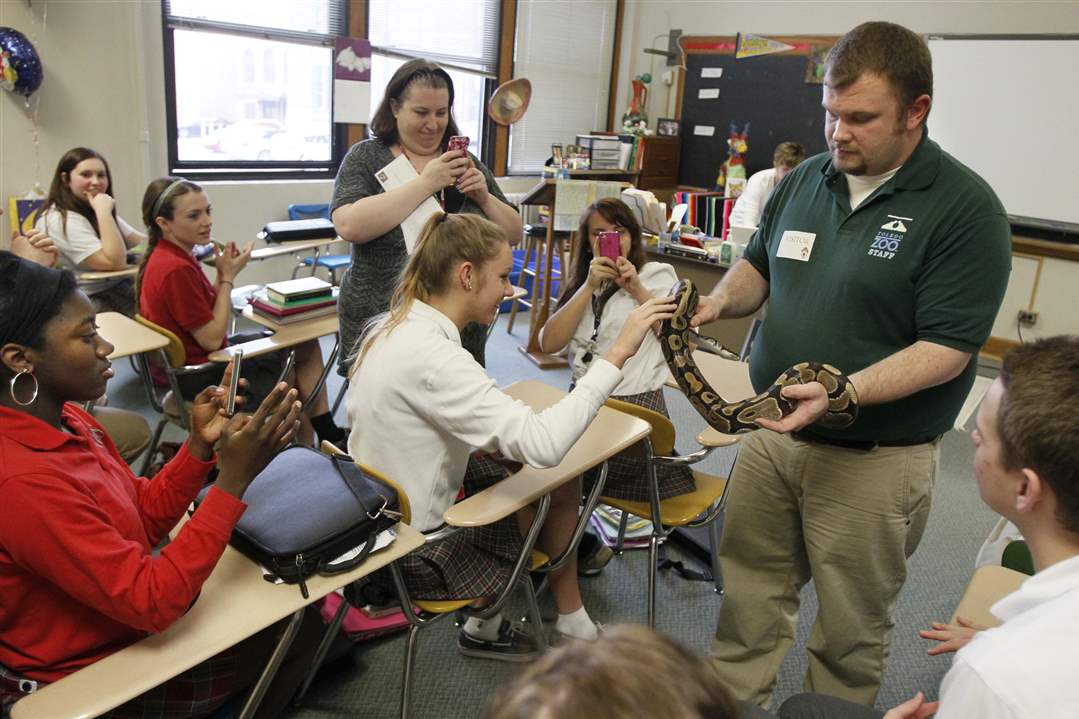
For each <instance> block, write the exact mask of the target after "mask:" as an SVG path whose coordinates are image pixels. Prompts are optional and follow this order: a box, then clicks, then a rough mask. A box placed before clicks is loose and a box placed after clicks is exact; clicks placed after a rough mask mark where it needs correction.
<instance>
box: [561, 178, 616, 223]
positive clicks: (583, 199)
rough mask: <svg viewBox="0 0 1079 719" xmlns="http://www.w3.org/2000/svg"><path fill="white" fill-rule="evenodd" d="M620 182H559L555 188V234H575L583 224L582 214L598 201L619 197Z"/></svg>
mask: <svg viewBox="0 0 1079 719" xmlns="http://www.w3.org/2000/svg"><path fill="white" fill-rule="evenodd" d="M621 194H622V183H620V182H597V181H595V180H559V181H558V182H556V183H555V187H554V213H555V214H554V229H555V232H573V231H574V230H576V229H577V227H578V225H580V222H581V213H582V212H584V210H585V208H586V207H588V206H589V205H591V204H592V203H593V202H595V201H596V200H602V199H603V198H605V197H618V196H619V195H621Z"/></svg>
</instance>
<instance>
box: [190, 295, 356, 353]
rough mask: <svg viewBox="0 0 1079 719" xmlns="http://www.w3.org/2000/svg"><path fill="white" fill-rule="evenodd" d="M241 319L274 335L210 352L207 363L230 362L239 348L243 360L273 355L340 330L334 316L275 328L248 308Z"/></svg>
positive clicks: (273, 324) (274, 325) (270, 322)
mask: <svg viewBox="0 0 1079 719" xmlns="http://www.w3.org/2000/svg"><path fill="white" fill-rule="evenodd" d="M243 316H244V318H246V319H249V320H251V321H252V322H255V323H257V324H260V325H262V326H263V327H266V328H268V329H271V330H273V331H274V333H273V334H272V335H270V336H269V337H262V338H260V339H257V340H251V341H250V342H244V343H243V344H239V345H230V346H228V347H226V348H224V349H220V350H217V351H216V352H211V353H210V361H211V362H228V361H229V359H231V358H232V355H233V354H235V353H236V348H237V347H243V349H244V357H257V356H259V355H264V354H267V353H268V352H276V351H277V350H280V349H288V348H289V347H294V346H295V345H298V344H300V343H301V342H306V341H307V340H314V339H318V338H319V337H324V336H325V335H332V334H334V333H336V332H337V331H338V329H339V328H340V320H339V319H338V316H337V313H336V312H335V313H333V314H332V315H323V316H321V317H315V318H314V319H310V320H304V321H303V322H295V323H293V324H290V325H279V324H277V323H276V322H273V321H272V320H269V319H267V318H265V317H263V316H261V315H259V314H256V313H255V311H254V310H252V309H251V307H250V306H248V307H245V308H244V311H243Z"/></svg>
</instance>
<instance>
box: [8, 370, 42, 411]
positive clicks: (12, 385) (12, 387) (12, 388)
mask: <svg viewBox="0 0 1079 719" xmlns="http://www.w3.org/2000/svg"><path fill="white" fill-rule="evenodd" d="M23 375H28V376H29V377H30V379H32V380H34V393H33V394H32V395H30V399H29V400H27V401H26V402H23V401H21V400H20V399H19V398H18V397H16V396H15V383H16V382H18V381H19V377H22V376H23ZM38 389H39V387H38V384H37V377H35V376H34V373H33V372H31V371H30V370H28V369H21V370H19V373H18V374H17V375H15V376H14V377H12V378H11V382H10V383H9V387H8V391H9V392H11V401H12V402H14V403H15V404H17V405H19V406H20V407H29V406H30V405H32V404H33V403H34V400H36V399H37V392H38Z"/></svg>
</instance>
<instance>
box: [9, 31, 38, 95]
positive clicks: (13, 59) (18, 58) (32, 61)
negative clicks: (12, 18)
mask: <svg viewBox="0 0 1079 719" xmlns="http://www.w3.org/2000/svg"><path fill="white" fill-rule="evenodd" d="M41 78H42V71H41V58H39V57H38V56H37V50H35V49H34V46H33V45H32V44H31V43H30V41H29V40H28V39H26V36H25V35H23V34H22V33H21V32H19V31H18V30H16V29H14V28H10V27H0V87H3V88H4V89H5V90H9V91H11V92H14V93H18V94H19V95H24V96H26V97H30V95H31V94H32V93H33V92H34V90H36V89H38V87H40V86H41Z"/></svg>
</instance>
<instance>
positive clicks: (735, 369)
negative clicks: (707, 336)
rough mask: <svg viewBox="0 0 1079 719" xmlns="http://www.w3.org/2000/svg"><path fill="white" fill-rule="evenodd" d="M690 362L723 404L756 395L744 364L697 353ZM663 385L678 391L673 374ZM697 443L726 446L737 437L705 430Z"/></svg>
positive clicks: (704, 445) (746, 364)
mask: <svg viewBox="0 0 1079 719" xmlns="http://www.w3.org/2000/svg"><path fill="white" fill-rule="evenodd" d="M693 360H694V361H695V362H696V363H697V367H698V368H699V369H700V370H701V374H703V375H704V378H705V379H707V380H708V384H710V385H712V388H713V389H714V390H715V391H716V392H718V393H719V396H720V397H722V398H723V399H725V400H726V401H728V402H737V401H738V400H740V399H745V398H746V397H752V396H753V395H755V394H757V393H756V392H754V391H753V383H752V382H750V381H749V364H748V363H747V362H735V361H733V360H729V359H723V358H722V357H719V356H717V355H714V354H710V353H708V352H701V351H700V350H698V351H696V352H694V353H693ZM667 386H668V387H671V388H673V389H678V383H677V382H675V381H674V376H673V375H668V377H667ZM697 442H698V443H699V444H700V445H701V446H702V447H726V446H727V445H731V444H735V443H736V442H738V436H737V435H730V434H720V433H719V432H717V431H716V430H714V429H712V428H711V427H708V428H707V429H705V430H703V431H702V432H701V433H700V434H698V435H697Z"/></svg>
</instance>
